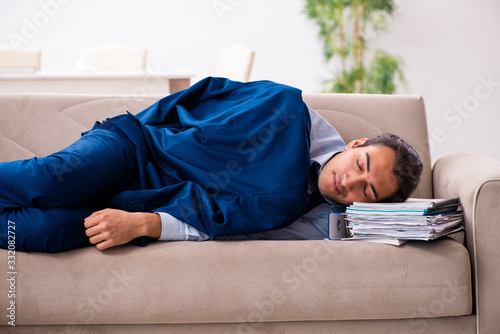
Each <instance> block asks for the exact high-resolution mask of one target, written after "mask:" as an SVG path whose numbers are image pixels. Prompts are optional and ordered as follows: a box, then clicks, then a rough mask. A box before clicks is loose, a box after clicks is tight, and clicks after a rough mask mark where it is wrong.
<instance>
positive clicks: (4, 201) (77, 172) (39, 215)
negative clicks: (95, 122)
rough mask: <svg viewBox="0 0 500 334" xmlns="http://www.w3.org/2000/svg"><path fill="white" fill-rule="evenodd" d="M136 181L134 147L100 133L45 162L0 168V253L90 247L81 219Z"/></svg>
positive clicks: (22, 162)
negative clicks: (9, 250) (1, 250)
mask: <svg viewBox="0 0 500 334" xmlns="http://www.w3.org/2000/svg"><path fill="white" fill-rule="evenodd" d="M136 178H137V158H136V150H135V147H134V145H133V144H132V143H131V142H130V141H127V140H124V138H123V136H120V135H119V134H117V133H115V132H112V131H107V130H101V129H96V130H93V131H90V132H89V133H88V134H86V135H85V136H83V137H81V138H80V139H79V140H78V141H76V142H75V143H74V144H72V145H70V146H69V147H67V148H65V149H63V150H61V151H59V152H57V153H54V154H51V155H49V156H47V157H42V158H39V157H34V158H32V159H27V160H20V161H12V162H2V163H0V247H1V248H7V247H8V245H9V244H11V245H12V244H13V243H14V242H15V249H16V250H20V251H42V252H59V251H64V250H69V249H74V248H80V247H84V246H88V245H90V243H89V240H88V238H87V236H86V235H85V227H84V225H83V223H84V218H86V217H88V216H89V215H90V214H91V213H93V212H95V211H97V210H100V209H103V208H105V207H106V203H107V202H108V199H109V197H110V196H112V195H113V194H115V193H118V192H120V191H123V190H125V189H128V188H130V187H131V184H132V183H133V182H137V180H136ZM11 249H12V246H11Z"/></svg>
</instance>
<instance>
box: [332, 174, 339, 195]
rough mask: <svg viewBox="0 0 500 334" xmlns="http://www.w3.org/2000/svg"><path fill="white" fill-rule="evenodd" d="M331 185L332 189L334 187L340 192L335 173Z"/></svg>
mask: <svg viewBox="0 0 500 334" xmlns="http://www.w3.org/2000/svg"><path fill="white" fill-rule="evenodd" d="M332 185H333V189H335V191H336V192H338V193H339V194H340V189H339V184H338V180H337V175H336V174H334V175H333V180H332Z"/></svg>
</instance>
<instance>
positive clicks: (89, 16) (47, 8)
mask: <svg viewBox="0 0 500 334" xmlns="http://www.w3.org/2000/svg"><path fill="white" fill-rule="evenodd" d="M303 2H304V1H303V0H182V1H173V0H170V1H165V0H164V1H160V0H142V1H125V0H121V1H119V0H108V1H105V0H101V1H98V0H23V1H9V0H0V44H12V43H14V44H18V45H19V46H24V47H32V48H40V49H42V51H43V55H42V70H56V71H65V70H71V69H72V68H73V67H74V66H75V60H76V58H78V57H79V53H80V49H81V48H83V47H90V46H98V45H103V44H108V43H119V44H130V45H137V46H142V47H146V48H147V49H148V52H149V54H148V64H149V68H150V70H151V71H183V70H192V71H194V72H195V73H196V77H195V79H194V80H198V79H201V78H203V77H205V76H207V75H213V74H214V71H215V67H216V63H217V57H218V53H219V51H220V50H221V48H223V47H225V46H228V45H230V44H233V43H243V44H245V45H247V46H249V47H251V48H253V49H254V50H255V51H256V57H255V61H254V67H253V72H252V77H251V79H253V80H258V79H270V80H274V81H278V82H282V83H286V84H289V85H292V86H296V87H298V88H301V89H302V90H303V91H305V92H319V91H320V90H321V81H322V80H323V79H325V78H329V77H330V75H331V74H330V73H329V70H328V69H327V67H326V65H325V63H324V61H323V57H322V53H321V44H320V43H319V41H318V40H317V34H316V32H317V29H316V27H315V26H314V25H313V23H311V22H310V21H307V20H306V18H305V15H304V14H303V13H302V8H303ZM397 2H398V3H399V9H398V11H397V14H396V16H395V18H394V19H393V21H392V24H391V30H390V31H389V32H388V33H386V34H384V35H382V36H380V37H378V38H377V39H376V40H374V42H373V45H374V46H377V47H380V48H383V49H384V50H386V51H388V52H390V53H392V54H395V55H398V56H400V57H401V58H403V60H404V61H405V64H406V67H405V68H406V75H407V81H408V86H409V87H408V90H406V91H405V90H402V91H400V93H401V94H421V95H423V96H424V98H425V100H426V106H427V114H428V123H429V132H430V139H431V146H432V147H431V149H432V155H433V160H434V161H435V160H436V159H437V158H439V157H440V156H443V155H445V154H448V153H453V152H463V151H466V152H477V153H483V154H487V155H490V156H492V157H494V158H497V159H500V149H499V148H498V143H500V131H499V129H498V128H499V126H500V111H499V107H500V65H499V60H500V43H499V42H498V41H499V40H500V20H499V19H500V1H498V0H479V1H467V0H455V1H453V0H439V1H431V0H419V1H415V0H413V1H412V0H401V1H397ZM216 5H218V7H216ZM488 82H489V83H488Z"/></svg>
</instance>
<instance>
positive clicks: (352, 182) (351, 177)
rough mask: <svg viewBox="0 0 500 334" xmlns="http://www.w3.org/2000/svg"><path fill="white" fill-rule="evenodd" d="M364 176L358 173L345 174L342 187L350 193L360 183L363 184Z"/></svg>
mask: <svg viewBox="0 0 500 334" xmlns="http://www.w3.org/2000/svg"><path fill="white" fill-rule="evenodd" d="M365 179H366V176H365V175H364V174H359V173H350V174H346V175H345V178H344V187H345V188H346V189H347V190H349V191H351V190H352V189H353V188H356V186H357V185H359V184H360V183H362V182H365Z"/></svg>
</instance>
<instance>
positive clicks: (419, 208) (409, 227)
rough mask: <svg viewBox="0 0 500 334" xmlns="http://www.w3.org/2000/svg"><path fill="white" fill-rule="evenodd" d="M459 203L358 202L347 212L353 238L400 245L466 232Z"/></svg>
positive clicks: (435, 201) (450, 200)
mask: <svg viewBox="0 0 500 334" xmlns="http://www.w3.org/2000/svg"><path fill="white" fill-rule="evenodd" d="M459 205H460V201H459V199H458V198H454V199H446V200H445V199H413V198H411V199H408V200H407V201H405V202H402V203H361V202H355V203H353V204H352V205H350V206H348V207H347V209H346V212H345V221H346V227H347V232H348V234H349V236H350V238H351V239H365V240H368V241H370V240H372V241H376V242H386V243H391V244H401V243H402V242H404V241H407V240H433V239H437V238H440V237H443V236H446V235H448V234H451V233H455V232H457V231H460V230H462V229H463V222H464V219H463V213H462V212H461V211H459V210H458V209H459Z"/></svg>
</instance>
